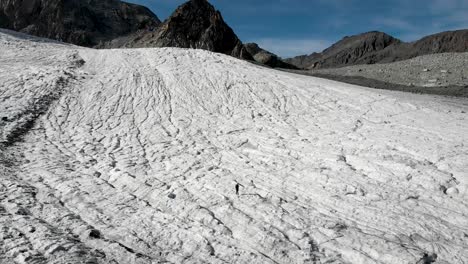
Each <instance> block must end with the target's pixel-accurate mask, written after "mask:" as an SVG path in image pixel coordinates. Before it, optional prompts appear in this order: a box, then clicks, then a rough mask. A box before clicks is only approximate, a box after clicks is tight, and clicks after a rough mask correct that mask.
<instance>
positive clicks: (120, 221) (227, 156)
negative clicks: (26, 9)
mask: <svg viewBox="0 0 468 264" xmlns="http://www.w3.org/2000/svg"><path fill="white" fill-rule="evenodd" d="M0 49H1V51H0V84H1V86H0V115H1V116H0V147H1V152H0V179H1V181H0V263H392V264H393V263H431V262H434V261H437V262H436V263H451V264H453V263H467V262H468V250H467V249H468V200H467V198H468V188H467V187H468V146H467V143H468V122H467V119H468V116H467V114H466V113H467V112H468V101H467V100H466V99H463V98H452V97H442V96H431V95H418V94H409V93H402V92H395V91H384V90H375V89H371V88H365V87H359V86H354V85H349V84H344V83H339V82H334V81H330V80H325V79H319V78H314V77H309V76H301V75H295V74H293V73H287V72H281V71H277V70H273V69H268V68H264V67H260V66H257V65H254V64H251V63H249V62H246V61H241V60H238V59H235V58H232V57H229V56H226V55H222V54H216V53H211V52H208V51H202V50H189V49H177V48H154V49H153V48H152V49H144V48H142V49H119V50H95V49H88V48H82V47H77V46H73V45H67V44H63V43H58V42H53V41H48V40H45V39H39V38H34V37H29V36H26V35H22V34H19V33H13V32H11V31H7V30H1V31H0ZM236 185H238V186H239V194H238V195H237V194H236V190H235V186H236Z"/></svg>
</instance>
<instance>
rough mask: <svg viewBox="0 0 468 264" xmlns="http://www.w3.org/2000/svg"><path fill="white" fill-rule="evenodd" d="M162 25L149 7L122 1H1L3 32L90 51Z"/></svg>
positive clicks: (0, 25)
mask: <svg viewBox="0 0 468 264" xmlns="http://www.w3.org/2000/svg"><path fill="white" fill-rule="evenodd" d="M160 23H161V22H160V20H159V19H158V17H157V16H156V15H155V14H154V13H152V12H151V11H150V10H149V9H147V8H146V7H143V6H139V5H135V4H129V3H125V2H121V1H119V0H99V1H93V0H2V1H0V27H1V28H7V29H12V30H16V31H20V32H24V33H27V34H31V35H35V36H40V37H45V38H50V39H55V40H60V41H64V42H68V43H73V44H76V45H81V46H87V47H93V46H96V45H98V44H99V43H101V42H105V41H109V40H111V39H114V38H117V37H120V36H124V35H128V34H132V33H135V32H137V31H138V30H143V29H152V28H155V27H157V26H158V25H159V24H160Z"/></svg>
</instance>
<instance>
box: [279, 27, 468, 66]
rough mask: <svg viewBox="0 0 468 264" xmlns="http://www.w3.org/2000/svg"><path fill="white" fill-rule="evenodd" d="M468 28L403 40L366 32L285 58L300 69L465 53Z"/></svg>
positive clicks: (467, 49)
mask: <svg viewBox="0 0 468 264" xmlns="http://www.w3.org/2000/svg"><path fill="white" fill-rule="evenodd" d="M467 51H468V30H458V31H447V32H442V33H438V34H434V35H431V36H427V37H424V38H422V39H421V40H418V41H415V42H411V43H404V42H401V41H400V40H398V39H395V38H393V37H391V36H389V35H387V34H385V33H381V32H369V33H364V34H361V35H356V36H352V37H346V38H344V39H343V40H341V41H339V42H337V43H335V44H334V45H333V46H331V47H330V48H328V49H326V50H324V51H323V52H322V53H313V54H311V55H308V56H307V55H304V56H298V57H295V58H291V59H287V60H285V61H286V62H288V63H291V64H293V65H296V66H298V67H301V68H310V69H319V68H336V67H343V66H348V65H356V64H374V63H387V62H394V61H401V60H407V59H411V58H414V57H417V56H421V55H427V54H436V53H443V52H467Z"/></svg>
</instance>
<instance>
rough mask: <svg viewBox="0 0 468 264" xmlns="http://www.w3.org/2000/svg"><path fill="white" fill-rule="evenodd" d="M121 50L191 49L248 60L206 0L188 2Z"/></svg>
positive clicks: (219, 15) (239, 43) (228, 28)
mask: <svg viewBox="0 0 468 264" xmlns="http://www.w3.org/2000/svg"><path fill="white" fill-rule="evenodd" d="M124 46H125V47H179V48H195V49H204V50H209V51H214V52H219V53H224V54H227V55H232V56H234V57H238V58H243V59H252V57H251V56H250V54H249V53H248V52H247V51H246V50H245V48H244V46H243V45H242V42H241V41H240V40H239V38H238V37H237V36H236V34H235V33H234V31H233V30H232V29H231V28H230V27H229V26H228V25H227V24H226V23H225V22H224V20H223V17H222V16H221V13H220V12H219V11H217V10H216V9H215V8H214V7H213V6H212V5H211V4H210V3H208V1H206V0H190V1H188V2H187V3H185V4H183V5H181V6H180V7H178V8H177V10H176V11H175V12H174V13H173V14H172V15H171V16H170V17H169V18H168V19H167V20H166V21H164V22H163V23H162V24H161V26H160V27H159V28H158V29H157V30H155V31H154V32H145V33H140V34H137V35H136V36H135V37H134V38H133V39H132V40H130V41H128V42H127V43H126V44H124Z"/></svg>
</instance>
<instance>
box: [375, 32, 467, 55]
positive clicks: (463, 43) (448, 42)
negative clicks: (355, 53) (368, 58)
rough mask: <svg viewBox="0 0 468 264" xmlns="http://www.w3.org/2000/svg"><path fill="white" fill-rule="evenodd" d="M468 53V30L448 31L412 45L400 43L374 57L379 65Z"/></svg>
mask: <svg viewBox="0 0 468 264" xmlns="http://www.w3.org/2000/svg"><path fill="white" fill-rule="evenodd" d="M444 52H468V30H457V31H446V32H442V33H438V34H434V35H430V36H427V37H424V38H422V39H420V40H418V41H415V42H411V43H399V44H398V45H394V46H391V47H389V48H387V49H385V50H382V51H380V52H378V53H376V54H375V55H374V57H375V58H376V60H378V62H379V63H387V62H394V61H400V60H407V59H411V58H414V57H417V56H421V55H427V54H436V53H444Z"/></svg>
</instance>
